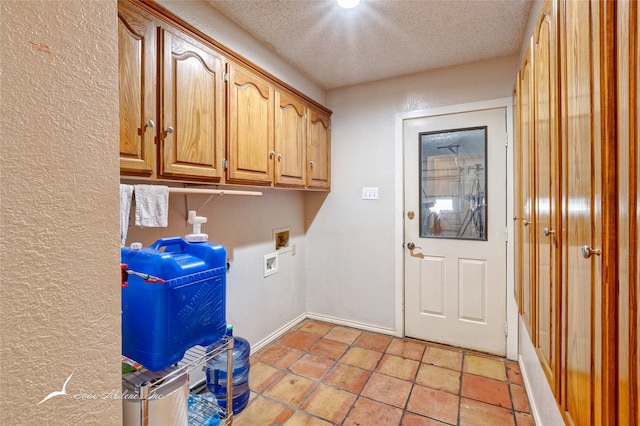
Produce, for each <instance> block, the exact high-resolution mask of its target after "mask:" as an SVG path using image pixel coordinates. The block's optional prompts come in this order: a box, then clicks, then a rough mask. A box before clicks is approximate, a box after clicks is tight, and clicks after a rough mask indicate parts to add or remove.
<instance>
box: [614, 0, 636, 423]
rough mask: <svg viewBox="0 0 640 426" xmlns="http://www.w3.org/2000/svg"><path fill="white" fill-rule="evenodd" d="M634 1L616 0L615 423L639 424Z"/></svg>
mask: <svg viewBox="0 0 640 426" xmlns="http://www.w3.org/2000/svg"><path fill="white" fill-rule="evenodd" d="M638 10H639V8H638V3H637V2H636V1H629V0H627V1H619V2H618V3H617V11H616V13H617V19H616V25H617V28H616V29H617V33H616V40H617V43H616V57H617V65H618V68H617V73H618V78H617V81H618V92H617V98H618V102H617V135H618V137H617V140H618V155H617V157H618V160H617V167H616V170H617V172H618V180H617V183H618V205H619V206H620V207H621V208H619V209H618V233H617V234H618V235H617V243H618V261H619V264H618V277H619V278H618V283H619V298H618V314H619V322H618V374H617V392H618V407H617V415H618V420H617V421H618V424H625V425H626V424H629V425H637V424H638V423H639V421H640V419H639V417H638V368H639V367H638V364H639V363H640V359H639V358H638V285H639V282H640V279H639V278H638V274H639V273H640V268H639V267H638V262H639V261H640V257H639V256H638V228H639V224H638V220H640V214H639V211H638V209H640V198H639V193H638V178H639V176H638V168H639V167H640V165H639V164H638V159H639V158H640V157H639V154H638V153H639V150H638V122H639V119H638V97H639V93H638V91H639V90H640V89H639V87H640V84H639V81H638V80H639V77H638V73H639V71H638V65H639V63H640V59H639V54H640V53H639V50H638V39H639V36H638V31H639V28H640V26H639V25H638V19H639V18H638V13H639V12H638Z"/></svg>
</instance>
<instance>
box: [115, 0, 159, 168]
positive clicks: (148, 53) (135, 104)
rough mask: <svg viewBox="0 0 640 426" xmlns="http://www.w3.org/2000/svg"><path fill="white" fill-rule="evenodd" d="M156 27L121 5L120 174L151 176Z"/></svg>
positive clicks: (119, 56)
mask: <svg viewBox="0 0 640 426" xmlns="http://www.w3.org/2000/svg"><path fill="white" fill-rule="evenodd" d="M156 55H157V52H156V26H155V24H154V22H153V21H152V20H151V19H150V18H148V17H147V16H146V15H143V14H141V13H140V12H139V11H136V10H134V9H132V8H129V7H126V6H125V5H124V4H123V3H120V2H119V3H118V93H119V99H120V171H121V172H123V173H126V174H135V175H142V176H150V175H152V174H153V171H154V167H153V165H154V163H155V159H154V148H155V137H156V129H157V127H156V123H155V122H156V113H157V109H156V108H157V104H156V72H157V70H156Z"/></svg>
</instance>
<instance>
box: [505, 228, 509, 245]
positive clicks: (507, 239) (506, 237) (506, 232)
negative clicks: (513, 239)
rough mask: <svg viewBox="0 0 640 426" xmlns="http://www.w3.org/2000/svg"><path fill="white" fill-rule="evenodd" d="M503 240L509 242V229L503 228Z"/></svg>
mask: <svg viewBox="0 0 640 426" xmlns="http://www.w3.org/2000/svg"><path fill="white" fill-rule="evenodd" d="M504 240H505V241H506V242H509V228H504Z"/></svg>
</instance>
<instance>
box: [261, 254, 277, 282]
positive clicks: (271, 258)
mask: <svg viewBox="0 0 640 426" xmlns="http://www.w3.org/2000/svg"><path fill="white" fill-rule="evenodd" d="M276 272H278V253H277V252H274V253H269V254H265V255H264V276H265V277H268V276H269V275H273V274H275V273H276Z"/></svg>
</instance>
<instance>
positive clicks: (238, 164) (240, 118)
mask: <svg viewBox="0 0 640 426" xmlns="http://www.w3.org/2000/svg"><path fill="white" fill-rule="evenodd" d="M273 98H274V88H273V85H272V84H270V83H269V82H267V81H266V80H264V79H262V78H260V77H259V76H258V75H257V74H255V73H253V72H251V71H249V70H247V69H245V68H243V67H241V66H239V65H235V64H231V63H230V64H229V92H228V110H229V123H228V138H229V145H228V149H227V153H228V160H229V169H228V170H227V182H229V183H251V184H256V185H271V183H272V182H273V162H274V158H275V154H276V153H275V149H274V138H273V136H274V131H273V126H274V105H275V102H274V99H273Z"/></svg>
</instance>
